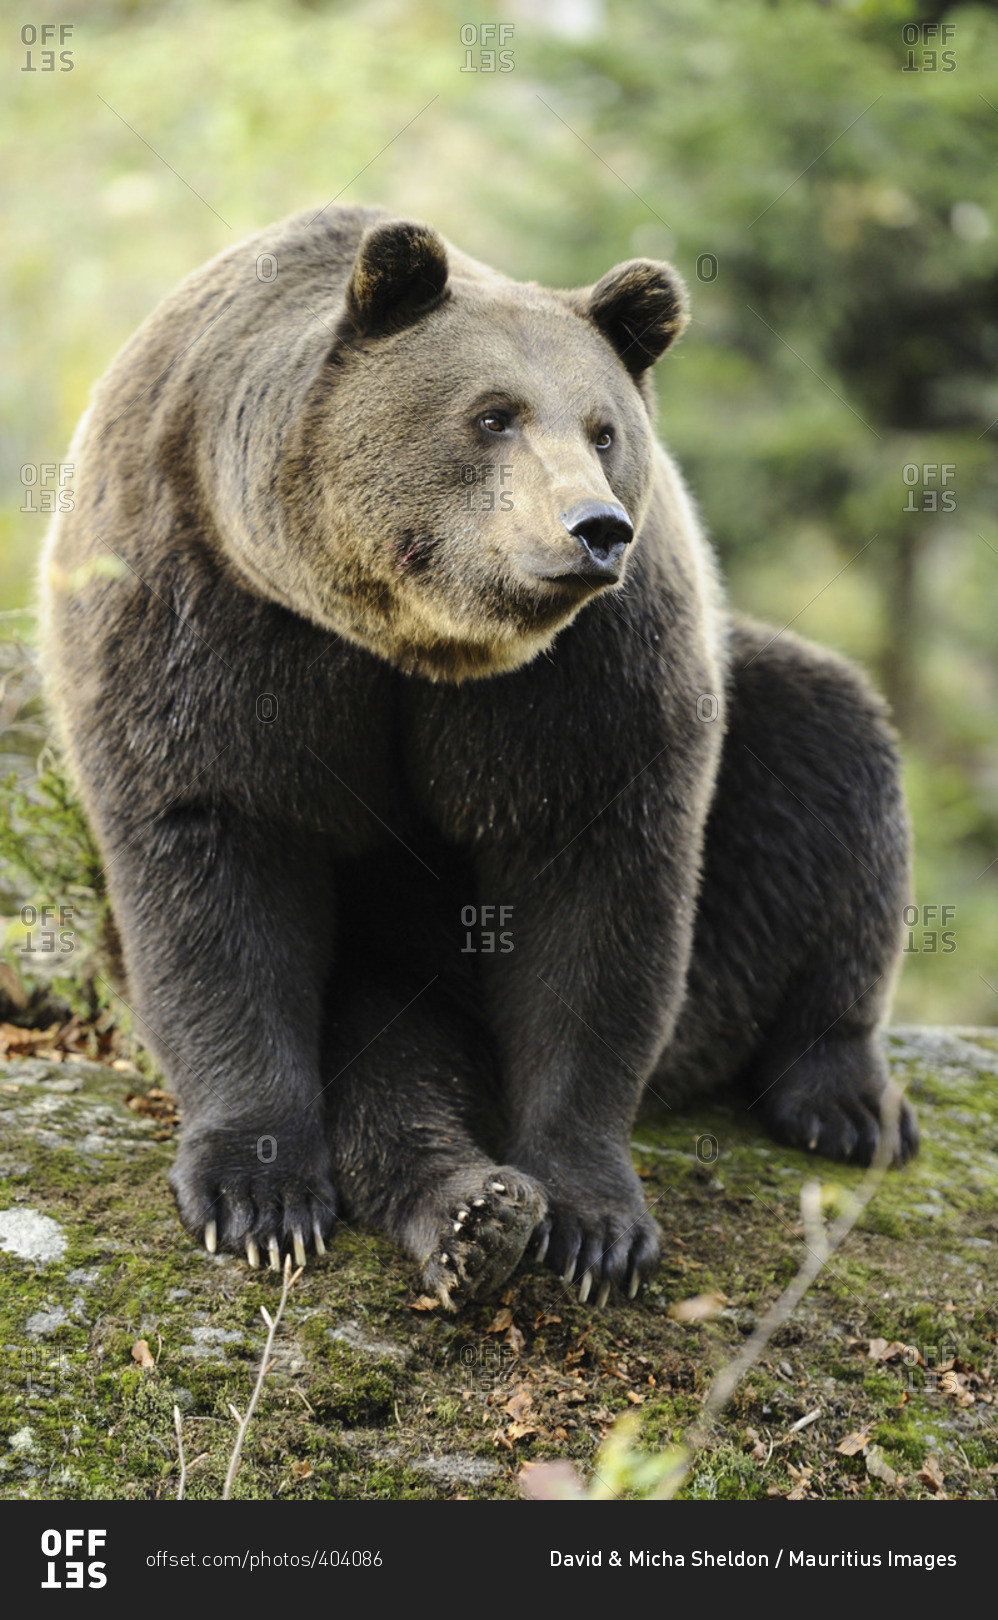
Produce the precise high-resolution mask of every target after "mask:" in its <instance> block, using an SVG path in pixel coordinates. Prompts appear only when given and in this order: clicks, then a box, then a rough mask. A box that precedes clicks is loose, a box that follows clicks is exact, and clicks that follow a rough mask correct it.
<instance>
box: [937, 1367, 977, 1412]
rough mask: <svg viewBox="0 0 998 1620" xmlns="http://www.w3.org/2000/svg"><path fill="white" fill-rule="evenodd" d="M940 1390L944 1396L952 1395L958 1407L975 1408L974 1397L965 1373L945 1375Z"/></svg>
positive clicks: (940, 1381)
mask: <svg viewBox="0 0 998 1620" xmlns="http://www.w3.org/2000/svg"><path fill="white" fill-rule="evenodd" d="M939 1388H940V1389H941V1390H942V1392H943V1394H944V1395H952V1396H953V1398H954V1400H955V1401H956V1404H957V1406H973V1404H974V1397H973V1395H972V1394H971V1393H970V1390H969V1389H968V1388H967V1380H966V1378H965V1377H964V1375H963V1373H958V1372H947V1373H943V1375H942V1377H941V1378H940V1380H939Z"/></svg>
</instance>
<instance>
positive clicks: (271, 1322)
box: [222, 1254, 302, 1502]
mask: <svg viewBox="0 0 998 1620" xmlns="http://www.w3.org/2000/svg"><path fill="white" fill-rule="evenodd" d="M301 1274H302V1268H301V1266H299V1268H298V1270H297V1271H296V1272H294V1273H292V1270H291V1256H290V1255H289V1254H286V1255H285V1256H284V1281H283V1285H282V1287H281V1301H280V1304H279V1305H278V1307H277V1314H276V1316H274V1317H273V1318H271V1315H270V1312H269V1311H268V1309H267V1307H266V1305H261V1306H260V1315H261V1316H262V1317H263V1319H264V1321H265V1322H266V1324H267V1330H268V1331H267V1342H266V1344H265V1345H264V1347H263V1356H262V1358H261V1360H260V1371H259V1372H258V1373H257V1378H256V1387H255V1388H254V1390H253V1393H252V1395H251V1396H250V1403H249V1405H248V1406H247V1408H246V1416H245V1417H244V1418H243V1419H242V1421H241V1422H240V1425H239V1433H238V1434H237V1435H236V1443H235V1445H234V1446H233V1448H232V1456H231V1457H230V1459H229V1471H228V1473H227V1474H226V1476H225V1489H224V1490H223V1492H222V1501H223V1502H227V1501H228V1500H229V1498H230V1496H231V1495H232V1485H233V1481H234V1480H235V1477H236V1470H237V1468H238V1467H239V1454H240V1452H241V1451H242V1449H243V1441H244V1440H245V1438H246V1430H247V1429H248V1428H249V1425H250V1419H251V1418H252V1416H253V1413H254V1411H255V1410H256V1403H257V1401H258V1400H259V1399H260V1392H261V1390H262V1389H263V1381H264V1379H265V1378H266V1376H267V1373H268V1371H269V1369H270V1364H271V1363H270V1352H271V1351H272V1349H273V1348H274V1336H275V1334H276V1333H277V1329H278V1327H279V1326H280V1321H281V1317H282V1316H283V1314H284V1307H285V1305H286V1304H287V1302H288V1294H289V1293H290V1291H291V1289H292V1288H293V1287H294V1285H295V1283H296V1282H297V1281H298V1278H299V1277H300V1276H301ZM230 1410H231V1411H233V1412H235V1407H232V1406H231V1405H230ZM236 1416H237V1417H238V1416H239V1414H238V1412H236Z"/></svg>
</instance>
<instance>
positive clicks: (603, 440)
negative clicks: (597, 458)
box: [594, 428, 613, 450]
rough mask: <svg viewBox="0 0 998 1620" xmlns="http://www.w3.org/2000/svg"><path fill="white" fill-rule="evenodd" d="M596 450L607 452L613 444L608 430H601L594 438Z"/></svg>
mask: <svg viewBox="0 0 998 1620" xmlns="http://www.w3.org/2000/svg"><path fill="white" fill-rule="evenodd" d="M594 442H595V445H596V448H597V450H609V448H610V446H611V444H612V443H613V434H612V432H611V431H610V429H609V428H602V429H601V430H600V432H599V433H597V435H596V438H595V441H594Z"/></svg>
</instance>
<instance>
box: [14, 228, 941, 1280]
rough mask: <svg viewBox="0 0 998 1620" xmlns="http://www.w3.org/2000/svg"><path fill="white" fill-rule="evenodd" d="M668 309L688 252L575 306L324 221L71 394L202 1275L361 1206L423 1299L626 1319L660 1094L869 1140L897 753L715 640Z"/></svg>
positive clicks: (408, 234) (216, 280)
mask: <svg viewBox="0 0 998 1620" xmlns="http://www.w3.org/2000/svg"><path fill="white" fill-rule="evenodd" d="M268 278H269V279H268ZM684 321H685V294H684V291H683V287H682V283H681V282H680V280H679V278H678V276H677V275H676V273H675V272H674V271H673V270H672V269H671V267H670V266H668V265H664V264H656V263H651V262H649V261H642V260H635V261H632V262H629V263H627V264H624V265H621V266H619V267H618V268H617V269H615V270H612V271H610V273H609V274H608V275H607V276H605V277H604V278H603V279H602V281H600V282H599V283H597V285H596V286H595V287H593V288H587V289H584V290H582V291H575V292H555V291H549V290H546V289H542V288H540V287H537V286H534V285H524V284H521V283H516V282H513V281H510V280H508V279H506V278H505V277H503V276H501V275H498V274H496V273H495V272H494V271H492V270H489V269H487V268H486V267H484V266H482V265H480V264H477V263H476V262H474V261H473V260H470V259H468V258H466V257H465V256H464V255H462V254H460V253H458V252H456V251H454V250H453V249H451V248H449V247H448V246H446V244H445V243H444V242H443V241H442V240H441V239H440V238H439V237H438V236H437V235H436V234H435V233H434V232H433V231H431V230H429V229H428V228H426V227H425V226H422V225H418V224H414V223H412V222H406V221H403V220H398V219H395V218H393V217H392V216H391V215H389V214H387V213H385V212H384V211H383V210H380V209H365V208H339V209H327V210H325V211H324V212H323V213H322V214H321V215H319V216H317V217H315V218H310V217H308V216H306V215H299V216H296V217H294V218H292V219H290V220H287V221H285V222H284V223H282V224H280V225H277V226H275V227H273V228H272V229H271V230H268V231H264V232H262V233H260V234H259V235H258V236H255V237H252V238H250V239H249V240H248V241H246V242H244V243H242V244H240V245H239V246H237V247H235V248H233V249H231V251H229V252H226V253H223V254H222V255H221V256H220V257H219V258H217V259H215V260H213V261H212V262H211V263H210V264H208V265H206V266H205V267H204V268H203V269H201V270H199V271H197V272H196V273H195V274H194V275H192V276H191V277H189V278H188V280H187V281H186V282H184V284H183V285H182V286H181V287H180V288H179V289H178V290H177V292H175V293H174V294H173V295H172V296H171V297H169V298H168V299H167V300H166V301H165V302H164V303H163V304H162V305H161V306H160V307H159V309H157V310H156V311H155V313H154V314H153V315H152V316H151V317H150V319H149V320H148V321H147V322H146V323H145V324H144V326H142V327H141V329H140V330H139V331H138V333H137V334H136V335H135V337H134V338H133V339H132V340H131V342H130V343H129V344H127V345H126V347H125V348H124V349H123V350H122V352H121V354H120V355H119V356H118V358H117V359H116V360H115V361H114V363H113V364H112V366H111V368H110V370H109V371H108V373H107V375H106V377H105V378H104V379H103V381H102V382H101V383H100V384H99V386H98V387H97V389H96V392H95V395H94V399H93V403H92V406H91V408H90V410H89V411H88V413H87V415H86V417H85V418H84V421H83V423H82V424H81V427H80V430H79V433H78V436H77V438H76V441H75V443H74V447H73V449H72V451H71V453H70V454H71V459H72V460H73V462H74V463H75V464H76V477H75V489H74V499H75V504H74V508H73V510H72V511H71V512H69V513H67V514H65V515H64V516H62V517H60V518H59V519H58V521H57V523H56V526H55V529H54V532H53V535H52V537H51V540H50V543H49V548H48V551H47V556H46V565H45V601H46V610H47V611H46V619H47V629H46V635H45V644H44V658H45V665H46V670H47V677H48V686H49V692H50V697H51V702H52V706H53V709H54V712H55V714H56V716H57V719H58V722H59V725H60V729H61V734H62V737H63V740H64V744H65V747H66V750H67V752H68V754H69V757H70V759H71V762H72V767H73V770H74V773H75V776H76V780H77V781H78V783H79V787H80V791H81V793H82V796H83V799H84V803H85V806H86V809H87V811H88V813H89V816H90V818H91V820H92V823H93V827H94V830H95V833H96V835H97V838H98V840H99V843H100V846H101V849H102V851H103V853H104V857H105V859H106V862H107V877H108V881H109V885H110V893H111V898H112V903H113V908H114V914H115V918H116V922H117V927H118V930H119V933H120V936H121V941H122V945H123V953H124V963H125V970H126V975H127V990H126V995H127V998H128V1001H129V1003H130V1005H131V1006H132V1007H133V1009H134V1012H135V1016H136V1022H137V1028H138V1031H139V1032H140V1033H141V1035H142V1036H143V1038H144V1039H146V1040H147V1041H148V1044H149V1045H150V1046H151V1047H152V1049H153V1050H154V1051H155V1053H156V1054H157V1056H158V1058H159V1060H160V1062H161V1063H162V1066H163V1069H164V1072H165V1074H166V1078H167V1081H168V1083H169V1084H170V1086H171V1087H172V1088H173V1089H174V1090H175V1091H176V1092H177V1093H178V1094H179V1097H180V1099H181V1103H182V1107H183V1132H182V1138H181V1144H180V1150H179V1153H178V1157H177V1162H176V1168H175V1170H174V1172H173V1176H172V1182H173V1188H174V1192H175V1194H176V1197H177V1202H178V1205H179V1208H180V1214H181V1217H182V1219H183V1221H184V1224H185V1225H186V1226H187V1227H188V1229H189V1230H190V1231H191V1232H193V1233H196V1234H199V1235H200V1236H201V1237H202V1238H203V1239H204V1241H205V1242H206V1243H207V1245H208V1247H209V1248H210V1249H214V1248H215V1247H216V1246H217V1245H221V1246H223V1247H225V1248H228V1249H234V1250H239V1251H245V1253H246V1255H247V1256H248V1258H249V1260H250V1263H251V1264H258V1263H259V1259H260V1254H261V1251H264V1252H266V1253H269V1257H270V1260H271V1263H277V1260H278V1257H279V1256H280V1254H281V1252H282V1251H283V1250H285V1249H289V1250H294V1252H295V1253H296V1255H297V1257H298V1258H299V1260H301V1259H303V1258H304V1254H305V1251H306V1249H307V1248H308V1247H309V1246H310V1245H314V1246H315V1247H316V1248H318V1249H319V1250H320V1251H321V1250H322V1248H323V1247H324V1240H325V1239H326V1238H328V1236H329V1234H330V1231H331V1229H332V1227H333V1224H334V1221H335V1220H336V1218H337V1217H341V1218H343V1219H345V1220H348V1221H358V1222H362V1223H365V1224H368V1225H374V1226H377V1227H380V1228H382V1229H383V1230H385V1231H386V1232H388V1233H390V1234H391V1235H392V1236H393V1237H394V1238H395V1239H396V1240H397V1241H398V1242H399V1243H401V1244H402V1245H403V1246H404V1247H405V1249H406V1250H407V1251H408V1252H409V1253H410V1254H411V1255H413V1256H414V1257H415V1258H416V1259H417V1260H418V1261H419V1263H420V1265H421V1267H422V1271H423V1283H424V1286H425V1287H427V1288H428V1289H430V1290H432V1291H434V1292H435V1293H437V1294H439V1296H440V1298H441V1299H442V1300H443V1302H444V1303H445V1304H446V1305H448V1306H452V1305H456V1304H458V1303H460V1302H461V1301H462V1300H464V1299H467V1298H469V1297H474V1296H476V1295H477V1296H481V1295H483V1294H485V1293H486V1292H487V1291H488V1290H490V1289H492V1288H494V1287H496V1286H498V1285H499V1284H500V1283H501V1282H502V1281H503V1280H504V1279H505V1278H506V1277H507V1276H508V1275H509V1273H510V1272H511V1271H512V1269H513V1268H514V1267H515V1266H516V1265H517V1263H518V1262H519V1261H520V1259H521V1257H522V1256H523V1254H524V1252H525V1251H526V1250H527V1248H528V1245H530V1249H531V1253H532V1255H533V1257H534V1259H535V1260H538V1261H540V1260H544V1261H546V1263H547V1264H548V1265H549V1266H552V1267H554V1268H555V1269H556V1270H557V1271H558V1272H559V1273H561V1274H562V1275H563V1276H564V1277H565V1278H566V1279H568V1280H571V1279H572V1278H573V1277H574V1279H575V1282H576V1283H577V1285H578V1287H579V1291H580V1295H581V1297H582V1298H583V1299H585V1298H587V1297H588V1296H589V1295H590V1293H591V1294H592V1296H593V1298H594V1299H596V1300H598V1301H603V1300H605V1299H606V1298H607V1296H608V1294H609V1292H610V1290H611V1288H614V1287H615V1288H618V1289H620V1290H622V1291H624V1292H627V1293H630V1294H632V1295H633V1294H634V1293H635V1292H636V1290H637V1288H638V1287H639V1286H640V1284H641V1282H642V1281H643V1280H644V1279H646V1278H647V1277H648V1276H649V1275H650V1273H651V1272H652V1270H653V1268H654V1266H655V1264H656V1259H657V1255H658V1231H657V1226H656V1223H655V1221H654V1219H653V1218H652V1215H651V1214H650V1212H649V1211H648V1209H647V1208H646V1205H645V1199H644V1196H643V1193H642V1190H641V1186H640V1183H639V1181H638V1179H637V1177H636V1175H635V1173H634V1170H633V1168H632V1166H631V1162H630V1156H629V1151H628V1143H629V1136H630V1132H631V1128H632V1125H633V1123H634V1119H635V1116H636V1113H637V1110H638V1106H639V1103H640V1102H641V1100H642V1095H643V1094H645V1093H646V1094H647V1095H648V1096H650V1098H651V1099H652V1101H654V1100H655V1099H659V1100H660V1101H663V1102H667V1103H671V1102H674V1101H676V1100H677V1099H680V1100H681V1099H682V1098H684V1097H688V1096H690V1095H692V1094H694V1093H699V1092H702V1091H703V1090H704V1089H705V1088H706V1087H708V1086H714V1085H719V1084H722V1083H725V1082H731V1081H736V1080H737V1081H741V1082H743V1084H744V1086H745V1088H746V1092H745V1094H746V1097H747V1100H748V1101H750V1102H754V1101H758V1104H759V1112H760V1114H761V1115H762V1116H763V1117H764V1118H766V1119H767V1120H768V1122H769V1124H770V1126H771V1128H772V1129H773V1130H774V1131H775V1132H776V1133H777V1134H778V1135H779V1136H781V1137H782V1138H783V1139H784V1140H786V1141H789V1142H792V1143H796V1144H798V1145H802V1146H805V1147H811V1148H816V1149H817V1150H818V1151H820V1152H822V1153H827V1154H830V1155H833V1156H837V1157H841V1158H852V1159H857V1160H861V1161H864V1160H868V1159H869V1158H870V1157H871V1155H872V1154H873V1152H874V1149H875V1146H876V1143H877V1140H878V1133H879V1131H880V1129H881V1113H880V1103H881V1097H882V1094H883V1092H884V1088H885V1086H886V1085H887V1075H886V1068H885V1064H884V1059H883V1057H882V1055H881V1053H880V1051H879V1049H878V1045H877V1031H878V1026H879V1025H880V1023H881V1022H882V1020H883V1018H884V1016H885V1011H886V1008H887V1005H888V1000H889V992H890V988H891V983H892V979H893V975H894V972H895V968H896V964H897V959H898V949H899V937H900V927H899V924H900V916H901V910H902V907H903V905H904V903H905V901H906V899H907V892H908V891H907V883H908V871H907V866H908V838H907V829H906V821H905V815H904V810H903V806H902V800H901V794H900V790H899V786H898V770H897V759H896V756H895V749H894V745H893V742H892V738H891V734H890V731H889V729H888V727H887V725H886V723H885V719H884V714H883V709H882V706H881V704H880V702H879V700H878V699H877V698H876V697H875V696H874V695H873V693H872V692H871V691H870V689H869V687H868V686H867V684H866V682H865V680H864V679H863V677H862V676H861V675H860V674H858V673H857V671H856V670H854V669H852V668H851V667H850V666H849V665H847V664H845V663H844V662H843V661H842V660H841V659H839V658H837V657H834V656H833V655H831V654H830V653H826V652H821V651H819V650H817V649H816V648H813V647H809V646H808V645H807V644H805V643H804V642H801V641H799V640H798V639H797V638H796V637H794V636H793V635H791V634H788V633H780V632H777V631H771V630H767V629H764V628H762V627H761V626H759V625H756V624H753V623H749V622H745V621H742V620H740V619H737V618H731V617H729V616H728V615H727V613H726V612H725V610H724V607H723V603H722V601H721V596H720V592H719V589H718V586H717V583H716V580H715V575H714V571H713V566H712V561H711V556H710V552H709V549H708V547H707V545H706V543H705V541H704V540H703V538H702V536H701V534H700V532H699V529H698V526H697V523H696V519H695V516H694V514H693V511H692V509H691V506H690V503H689V500H688V498H687V496H686V494H685V492H684V490H683V487H682V484H681V482H680V480H679V477H678V475H677V473H676V471H675V469H674V467H673V465H672V463H671V462H670V460H669V459H668V457H667V456H666V455H665V453H664V452H663V451H662V450H661V449H659V448H658V447H657V446H656V445H655V443H654V439H653V433H652V413H651V394H650V391H649V385H648V380H647V378H648V371H649V368H650V366H651V365H652V363H653V362H654V361H655V360H656V359H657V357H658V356H659V355H660V354H661V353H662V352H663V351H664V350H665V349H666V348H667V347H668V345H669V343H670V342H671V341H672V339H673V338H674V337H675V336H676V335H677V334H678V332H679V331H680V330H681V328H682V326H683V324H684ZM632 536H633V537H632ZM722 741H723V747H722ZM490 908H491V909H490ZM915 1144H916V1133H915V1127H914V1121H913V1118H912V1116H911V1114H910V1113H909V1111H908V1110H907V1108H906V1107H904V1106H902V1109H901V1115H900V1126H899V1128H898V1130H897V1136H896V1140H895V1141H894V1153H895V1158H896V1159H897V1160H898V1161H901V1160H903V1159H905V1158H906V1157H908V1156H909V1155H910V1154H911V1153H912V1152H913V1151H914V1149H915Z"/></svg>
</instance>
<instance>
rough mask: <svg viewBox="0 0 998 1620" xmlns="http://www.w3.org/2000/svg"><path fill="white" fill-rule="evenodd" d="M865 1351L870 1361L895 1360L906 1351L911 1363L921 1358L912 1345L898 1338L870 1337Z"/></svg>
mask: <svg viewBox="0 0 998 1620" xmlns="http://www.w3.org/2000/svg"><path fill="white" fill-rule="evenodd" d="M866 1353H867V1355H868V1356H869V1358H870V1360H871V1361H897V1359H898V1357H899V1356H903V1355H905V1354H906V1353H907V1357H908V1359H909V1360H911V1361H912V1362H913V1363H916V1364H917V1363H918V1362H919V1361H921V1359H922V1358H921V1356H920V1355H919V1353H918V1351H917V1350H916V1349H915V1348H914V1346H913V1345H907V1344H902V1343H901V1340H900V1339H890V1340H888V1339H871V1340H870V1343H869V1346H868V1348H867V1352H866Z"/></svg>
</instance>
